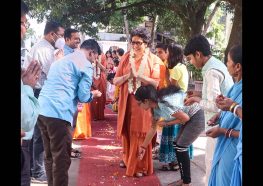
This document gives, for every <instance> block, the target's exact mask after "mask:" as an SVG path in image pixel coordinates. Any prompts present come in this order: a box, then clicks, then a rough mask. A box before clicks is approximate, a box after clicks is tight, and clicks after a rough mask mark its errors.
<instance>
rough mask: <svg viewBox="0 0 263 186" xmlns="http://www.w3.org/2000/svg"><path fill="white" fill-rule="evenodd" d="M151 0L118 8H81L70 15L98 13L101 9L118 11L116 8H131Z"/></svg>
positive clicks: (148, 2)
mask: <svg viewBox="0 0 263 186" xmlns="http://www.w3.org/2000/svg"><path fill="white" fill-rule="evenodd" d="M151 2H152V1H151V0H145V1H142V2H138V3H133V4H129V5H127V6H123V7H118V8H114V9H113V8H112V7H110V8H104V9H87V8H85V9H82V10H79V11H74V12H73V13H72V14H71V16H72V15H79V14H84V13H87V12H89V13H94V14H96V13H100V12H101V11H103V12H109V13H110V12H114V11H118V10H124V9H128V8H132V7H136V6H143V5H147V4H150V3H151Z"/></svg>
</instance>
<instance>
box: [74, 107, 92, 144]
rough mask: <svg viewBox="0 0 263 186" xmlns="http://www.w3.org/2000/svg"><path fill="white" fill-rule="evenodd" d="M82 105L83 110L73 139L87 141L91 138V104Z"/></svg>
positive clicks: (80, 112)
mask: <svg viewBox="0 0 263 186" xmlns="http://www.w3.org/2000/svg"><path fill="white" fill-rule="evenodd" d="M82 105H83V107H82V110H81V111H79V112H78V117H77V123H76V128H75V130H74V133H73V139H87V138H88V137H91V115H90V104H89V103H83V104H82Z"/></svg>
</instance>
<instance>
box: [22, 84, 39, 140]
mask: <svg viewBox="0 0 263 186" xmlns="http://www.w3.org/2000/svg"><path fill="white" fill-rule="evenodd" d="M38 114H39V104H38V100H37V98H35V97H34V93H33V89H32V88H31V87H30V86H29V85H24V84H23V82H22V80H21V129H22V130H23V131H24V132H25V134H26V136H25V137H23V139H25V140H30V139H32V135H33V131H34V127H35V124H36V121H37V117H38Z"/></svg>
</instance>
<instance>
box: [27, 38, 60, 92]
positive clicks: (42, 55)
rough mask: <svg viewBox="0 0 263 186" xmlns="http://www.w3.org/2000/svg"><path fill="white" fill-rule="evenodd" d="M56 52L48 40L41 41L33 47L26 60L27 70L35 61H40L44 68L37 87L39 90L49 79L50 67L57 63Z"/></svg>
mask: <svg viewBox="0 0 263 186" xmlns="http://www.w3.org/2000/svg"><path fill="white" fill-rule="evenodd" d="M54 51H55V48H54V47H53V46H52V45H51V44H50V43H49V42H48V41H47V40H46V39H41V40H40V41H39V42H38V43H36V44H35V45H34V46H33V47H32V49H31V50H30V53H29V54H28V55H27V57H26V58H25V62H24V65H23V67H24V68H27V67H28V66H29V64H30V62H31V61H32V60H33V59H35V60H38V62H39V63H40V64H41V66H42V72H41V77H40V78H39V81H38V83H37V84H36V87H35V88H37V89H40V88H42V86H43V85H44V81H45V80H46V79H47V74H48V71H49V68H50V65H51V64H52V63H53V62H54V61H55V56H54Z"/></svg>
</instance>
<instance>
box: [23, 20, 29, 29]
mask: <svg viewBox="0 0 263 186" xmlns="http://www.w3.org/2000/svg"><path fill="white" fill-rule="evenodd" d="M21 25H23V26H24V27H25V28H26V29H28V28H29V26H30V23H29V22H24V21H21Z"/></svg>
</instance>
